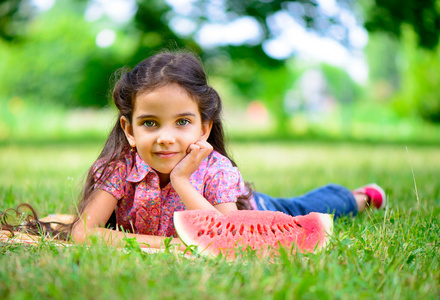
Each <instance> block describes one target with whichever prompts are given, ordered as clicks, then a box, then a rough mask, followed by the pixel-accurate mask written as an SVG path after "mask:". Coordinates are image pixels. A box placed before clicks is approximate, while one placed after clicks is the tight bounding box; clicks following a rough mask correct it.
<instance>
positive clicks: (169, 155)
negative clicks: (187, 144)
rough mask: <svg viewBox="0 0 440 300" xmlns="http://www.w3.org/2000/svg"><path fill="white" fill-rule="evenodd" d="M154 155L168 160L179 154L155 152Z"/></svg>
mask: <svg viewBox="0 0 440 300" xmlns="http://www.w3.org/2000/svg"><path fill="white" fill-rule="evenodd" d="M154 154H156V155H157V156H159V157H160V158H163V159H167V158H172V157H174V156H175V155H177V154H178V152H172V151H158V152H154Z"/></svg>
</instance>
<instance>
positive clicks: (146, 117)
mask: <svg viewBox="0 0 440 300" xmlns="http://www.w3.org/2000/svg"><path fill="white" fill-rule="evenodd" d="M195 116H196V115H195V114H193V113H191V112H184V113H180V114H177V115H175V116H174V117H175V118H181V117H195ZM155 118H157V116H156V115H148V114H145V115H140V116H139V117H137V119H138V120H141V119H155Z"/></svg>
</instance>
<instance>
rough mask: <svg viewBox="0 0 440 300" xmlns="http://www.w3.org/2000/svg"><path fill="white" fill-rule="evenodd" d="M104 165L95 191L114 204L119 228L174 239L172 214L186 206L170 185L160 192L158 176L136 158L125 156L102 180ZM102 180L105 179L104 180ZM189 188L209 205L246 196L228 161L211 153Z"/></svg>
mask: <svg viewBox="0 0 440 300" xmlns="http://www.w3.org/2000/svg"><path fill="white" fill-rule="evenodd" d="M102 163H103V162H97V163H96V164H95V169H97V170H98V172H96V174H95V182H96V184H95V188H100V189H103V190H105V191H107V192H109V193H110V194H112V195H113V196H114V197H115V198H116V199H117V200H118V204H117V207H116V219H117V223H118V227H119V228H120V226H122V227H123V228H124V229H125V230H127V231H129V232H134V233H139V234H149V235H157V236H177V234H176V231H175V228H174V224H173V214H174V212H175V211H182V210H185V205H184V204H183V202H182V200H180V197H179V195H178V194H177V193H176V192H175V191H174V189H173V187H172V185H171V183H168V185H166V186H165V187H164V188H162V189H161V188H160V185H159V176H158V175H157V173H156V172H155V171H154V170H153V169H152V168H151V167H150V166H149V165H147V164H146V163H145V162H144V161H143V160H142V158H141V157H140V156H139V154H137V153H136V154H135V155H133V154H131V153H127V154H126V155H125V157H124V158H123V159H121V160H119V161H117V162H116V166H115V168H114V170H113V171H112V172H111V173H110V174H108V172H109V171H106V174H105V175H107V176H108V177H107V178H106V179H105V180H101V179H99V178H100V175H101V173H102V170H100V169H99V168H100V166H101V165H102ZM104 177H105V176H104ZM190 182H191V184H192V185H193V186H194V187H195V188H196V189H197V191H198V192H199V193H200V194H201V195H203V196H204V197H205V198H206V199H207V200H208V201H209V202H210V203H211V204H212V205H216V204H219V203H227V202H236V201H237V198H238V197H239V196H241V195H244V194H246V193H247V188H246V187H245V184H244V181H243V178H242V177H241V175H240V172H239V171H238V169H237V168H236V167H233V166H232V164H231V161H230V160H229V159H227V158H226V157H224V156H223V155H221V154H220V153H218V152H216V151H213V152H212V153H211V154H210V155H209V156H208V157H206V158H205V159H204V160H203V161H202V163H201V164H200V166H199V168H198V169H197V170H196V171H195V172H194V173H193V174H192V175H191V177H190Z"/></svg>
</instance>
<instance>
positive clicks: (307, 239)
mask: <svg viewBox="0 0 440 300" xmlns="http://www.w3.org/2000/svg"><path fill="white" fill-rule="evenodd" d="M174 226H175V228H176V231H177V234H178V235H179V237H180V239H181V240H182V241H183V242H184V243H185V245H187V246H189V245H196V246H197V251H198V252H199V253H200V254H202V255H207V256H217V255H218V254H220V253H222V254H223V255H226V256H227V257H235V256H236V254H238V253H240V251H243V250H246V249H247V248H248V247H250V248H251V249H253V250H256V254H257V255H258V256H260V257H262V256H265V255H267V254H273V253H276V252H277V249H279V247H280V246H282V247H283V248H285V249H286V250H288V251H293V252H295V251H297V250H299V251H300V252H315V251H317V250H320V249H322V248H323V247H324V246H325V245H326V244H327V243H328V241H329V236H330V235H331V234H332V232H333V216H332V215H329V214H322V213H310V214H308V215H305V216H297V217H292V216H289V215H287V214H284V213H282V212H273V211H256V210H239V211H233V212H230V213H228V214H225V215H222V214H220V213H218V212H216V211H210V210H186V211H180V212H175V213H174ZM237 250H238V251H237Z"/></svg>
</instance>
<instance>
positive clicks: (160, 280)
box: [0, 141, 440, 299]
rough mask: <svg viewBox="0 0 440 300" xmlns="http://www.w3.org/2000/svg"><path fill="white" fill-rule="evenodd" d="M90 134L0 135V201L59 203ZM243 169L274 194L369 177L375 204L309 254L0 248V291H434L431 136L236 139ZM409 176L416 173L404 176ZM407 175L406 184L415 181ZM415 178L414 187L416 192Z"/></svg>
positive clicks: (171, 294) (332, 294)
mask: <svg viewBox="0 0 440 300" xmlns="http://www.w3.org/2000/svg"><path fill="white" fill-rule="evenodd" d="M100 147H101V145H100V144H99V143H82V144H75V143H65V144H63V143H61V144H53V145H44V144H32V143H30V144H26V145H14V144H12V145H3V146H0V170H1V172H0V203H1V204H0V210H4V209H6V208H9V207H14V206H16V205H17V204H19V203H22V202H28V203H31V204H32V205H33V206H35V208H37V210H38V211H39V212H41V215H45V214H49V213H54V212H60V213H68V212H70V211H71V210H72V209H73V205H74V203H76V198H77V194H78V191H79V187H80V184H81V181H82V178H83V176H84V174H85V172H86V170H87V167H88V166H89V165H90V163H91V162H93V160H94V159H95V157H96V156H97V155H98V153H99V150H100ZM230 148H231V150H232V152H233V154H234V158H235V160H236V162H237V163H238V165H239V166H240V169H241V170H242V173H243V175H244V177H245V179H246V180H248V181H251V182H252V183H253V184H254V185H255V187H256V188H257V189H258V190H259V191H262V192H265V193H269V194H272V195H276V196H289V195H297V194H301V193H304V192H306V191H308V190H310V189H313V188H315V187H318V186H320V185H323V184H326V183H330V182H334V183H339V184H342V185H344V186H347V187H348V188H355V187H357V186H359V185H362V184H365V183H369V182H377V183H379V184H381V185H382V186H383V187H384V188H385V190H386V192H387V193H388V195H389V205H388V208H387V209H386V210H383V211H376V212H374V213H370V212H367V213H364V214H362V215H359V216H358V217H356V218H350V217H344V218H342V219H339V220H338V221H337V222H336V223H335V235H334V237H333V239H332V241H331V244H330V246H329V248H328V249H327V251H325V252H322V253H320V254H317V255H313V254H302V255H301V254H298V255H294V256H290V257H280V258H279V259H278V260H277V261H275V262H272V263H271V262H267V261H261V260H258V259H256V258H252V257H251V258H248V259H246V260H245V259H239V260H237V261H234V262H226V261H224V260H222V259H211V260H208V259H204V258H197V259H195V260H192V259H186V258H183V257H181V256H176V255H174V254H170V253H163V254H144V253H139V252H138V251H136V248H130V247H128V250H127V251H120V250H117V249H115V248H112V247H106V246H103V245H99V244H96V245H93V246H92V247H90V248H85V247H82V246H76V247H68V248H59V247H55V246H54V245H52V244H51V243H48V242H45V243H42V244H41V245H39V246H33V247H23V246H18V245H13V246H3V247H2V248H0V298H1V299H41V298H43V299H65V298H71V299H119V298H120V299H131V298H132V299H164V298H179V299H180V298H182V299H293V298H305V299H307V298H310V299H318V298H319V299H335V298H339V299H438V298H439V297H440V272H439V271H438V270H439V269H440V247H439V246H440V242H439V238H438V237H439V232H440V221H439V215H440V185H439V184H438V178H439V177H440V151H439V150H440V149H439V147H438V146H426V145H425V146H417V145H411V146H408V149H405V146H402V145H392V144H373V143H369V144H360V143H324V142H295V141H283V142H270V143H269V142H267V143H262V142H251V143H238V142H235V143H233V144H231V146H230ZM414 178H415V181H416V185H415V184H414ZM416 187H417V189H416ZM416 190H417V193H416Z"/></svg>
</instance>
